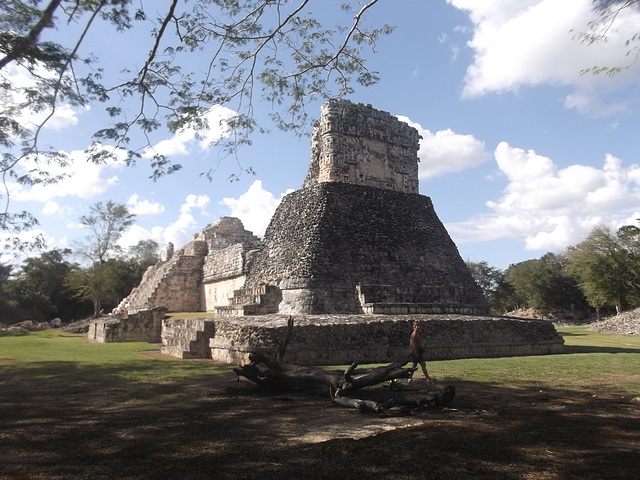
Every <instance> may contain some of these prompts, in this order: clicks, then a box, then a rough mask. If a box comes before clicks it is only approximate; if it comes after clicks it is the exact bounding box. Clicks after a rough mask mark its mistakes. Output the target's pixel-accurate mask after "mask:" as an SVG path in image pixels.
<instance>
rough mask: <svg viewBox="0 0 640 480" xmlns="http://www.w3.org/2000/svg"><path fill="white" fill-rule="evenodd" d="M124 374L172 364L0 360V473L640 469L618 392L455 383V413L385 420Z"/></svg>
mask: <svg viewBox="0 0 640 480" xmlns="http://www.w3.org/2000/svg"><path fill="white" fill-rule="evenodd" d="M132 368H133V369H137V372H136V373H139V374H140V373H145V374H148V376H149V378H153V377H154V375H156V374H158V375H159V374H160V373H161V372H160V370H161V369H163V368H166V366H165V365H157V366H156V365H150V364H145V365H140V366H133V367H129V366H123V367H114V366H78V365H76V364H73V363H69V362H65V363H50V362H46V363H38V364H32V365H30V368H29V369H12V368H10V367H7V366H3V367H2V368H0V373H1V377H0V478H41V479H53V478H65V479H71V480H73V479H84V478H92V479H109V480H112V479H114V478H127V479H147V478H154V479H175V478H183V479H192V480H199V479H207V480H208V479H211V478H216V479H220V480H225V479H251V478H253V479H258V478H274V479H275V478H307V479H325V478H327V479H328V478H331V479H335V478H368V479H385V480H389V479H392V480H393V479H400V478H402V479H408V478H439V479H454V478H455V479H460V478H476V479H477V478H480V479H484V478H486V479H489V478H491V479H494V478H503V479H520V478H532V479H537V478H587V479H588V478H594V479H595V478H605V477H606V478H619V479H625V478H629V479H630V478H637V471H638V470H639V469H640V456H638V455H637V451H638V449H639V448H640V419H639V417H640V411H639V410H640V405H638V404H637V403H634V402H632V401H630V400H629V399H625V398H622V396H621V395H620V394H618V393H616V392H611V395H609V396H607V397H599V396H594V395H593V394H592V392H590V391H589V390H588V389H584V390H583V389H581V388H578V387H571V388H553V389H550V388H542V387H540V386H539V385H531V384H523V385H521V386H517V387H514V388H505V387H502V386H496V385H491V384H480V383H474V382H464V381H458V380H451V383H452V384H454V385H456V389H457V391H458V396H457V397H456V399H455V400H454V402H453V403H452V404H451V405H450V408H449V409H446V410H434V411H427V412H426V413H424V414H420V415H419V416H412V417H407V418H379V417H378V416H376V415H374V414H359V413H357V412H355V411H352V410H347V409H341V408H337V407H333V406H331V403H330V401H329V399H328V398H327V397H326V396H325V397H319V396H313V395H305V394H297V393H290V392H289V393H281V394H276V395H273V394H267V393H266V392H263V391H261V390H258V389H257V388H256V387H254V386H253V385H252V384H249V383H247V382H236V381H235V378H234V376H233V375H224V376H209V377H204V376H201V377H195V378H188V379H182V380H178V381H164V382H163V381H155V382H149V383H141V382H139V381H132V380H127V378H126V374H127V373H130V372H131V369H132ZM445 384H448V383H447V382H446V381H445V382H442V383H441V386H445ZM406 425H409V426H406ZM391 427H396V428H394V429H392V430H388V431H383V430H385V429H388V428H391ZM397 427H404V428H397ZM363 432H364V434H363ZM349 436H353V437H360V439H353V438H346V437H349Z"/></svg>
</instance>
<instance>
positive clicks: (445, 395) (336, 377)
mask: <svg viewBox="0 0 640 480" xmlns="http://www.w3.org/2000/svg"><path fill="white" fill-rule="evenodd" d="M292 330H293V317H289V321H288V322H287V332H286V335H285V337H284V338H283V340H282V341H281V342H280V344H279V347H278V352H277V355H276V361H273V360H270V359H269V358H267V357H265V356H264V355H262V354H251V355H249V361H250V363H249V364H247V365H244V366H242V367H238V368H234V372H235V373H236V375H238V377H241V376H242V377H245V378H247V379H249V380H251V381H252V382H254V383H255V384H257V385H259V386H261V387H265V388H273V389H276V390H277V391H282V390H315V391H320V392H326V391H327V390H328V391H329V392H330V396H331V401H332V402H333V403H334V404H336V405H339V406H343V407H350V408H355V409H357V410H359V411H361V412H365V411H373V412H376V413H378V414H381V415H383V414H385V415H406V414H409V413H411V412H412V411H414V410H415V409H417V408H424V407H431V406H440V405H445V404H447V403H449V402H451V401H452V400H453V398H454V397H455V387H453V386H448V387H446V388H444V389H443V390H442V391H434V390H433V389H430V390H425V389H422V388H420V387H419V386H417V385H415V384H411V386H408V385H397V384H396V383H395V381H396V380H398V379H401V378H410V377H411V374H412V373H413V372H414V371H415V370H416V369H415V368H413V367H412V368H403V367H404V365H406V364H407V363H408V361H409V359H408V358H407V359H405V360H404V361H396V362H393V363H390V364H389V365H386V366H382V367H374V368H367V369H362V368H361V369H358V364H357V363H353V364H351V365H350V366H349V368H347V369H346V370H345V371H344V372H342V371H339V370H330V369H326V368H320V367H306V366H301V365H292V364H287V363H282V358H283V357H284V354H285V351H286V348H287V345H288V344H289V341H290V339H291V335H292ZM385 382H391V383H390V384H388V386H385V387H384V388H380V385H381V384H383V383H385ZM374 386H378V388H367V387H374ZM392 387H393V388H392ZM356 396H357V397H358V398H355V397H356Z"/></svg>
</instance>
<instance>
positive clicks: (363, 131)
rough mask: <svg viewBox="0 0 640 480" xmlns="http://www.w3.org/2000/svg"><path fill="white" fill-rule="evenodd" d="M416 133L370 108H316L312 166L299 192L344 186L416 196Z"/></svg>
mask: <svg viewBox="0 0 640 480" xmlns="http://www.w3.org/2000/svg"><path fill="white" fill-rule="evenodd" d="M419 143H420V135H419V134H418V131H417V130H416V129H415V128H412V127H410V126H409V125H407V124H406V123H405V122H401V121H400V120H398V119H397V118H396V117H394V116H393V115H391V114H389V113H387V112H383V111H380V110H376V109H374V108H373V107H372V106H371V105H366V106H365V105H361V104H354V103H351V102H349V101H347V100H330V101H328V102H327V103H325V104H324V105H322V107H321V116H320V120H319V121H318V122H316V124H315V125H314V128H313V132H312V140H311V164H310V166H309V173H308V174H307V178H306V180H305V181H304V184H303V185H302V188H303V189H304V188H305V187H309V186H311V185H313V184H315V183H322V182H344V183H352V184H356V185H367V186H371V187H379V188H388V189H391V190H398V191H401V192H407V193H418V149H419V148H420V145H419Z"/></svg>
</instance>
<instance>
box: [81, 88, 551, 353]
mask: <svg viewBox="0 0 640 480" xmlns="http://www.w3.org/2000/svg"><path fill="white" fill-rule="evenodd" d="M419 140H420V137H419V134H418V131H417V130H416V129H414V128H412V127H410V126H409V125H407V124H406V123H404V122H401V121H400V120H398V119H397V118H396V117H394V116H392V115H390V114H389V113H386V112H382V111H379V110H376V109H374V108H372V107H371V106H369V105H362V104H354V103H351V102H349V101H346V100H331V101H329V102H327V103H325V104H324V105H323V106H322V109H321V116H320V119H319V120H318V122H317V123H316V125H315V126H314V129H313V132H312V142H311V162H310V166H309V171H308V173H307V176H306V178H305V180H304V182H303V184H302V187H301V188H300V189H299V190H297V191H295V192H293V193H291V194H289V195H287V196H285V197H284V199H283V200H282V202H281V204H280V205H279V207H278V208H277V210H276V212H275V214H274V216H273V218H272V219H271V222H270V224H269V226H268V228H267V230H266V233H265V236H264V239H263V240H260V239H258V238H257V237H255V236H254V235H253V234H252V233H251V232H248V231H246V230H245V229H244V227H243V225H242V223H241V222H240V220H238V219H235V218H230V217H224V218H221V219H220V220H218V221H217V222H214V223H212V224H211V225H208V226H207V227H205V228H204V229H203V230H202V231H201V232H199V233H198V234H196V235H194V237H193V238H192V240H191V241H190V242H189V243H188V244H187V245H185V246H184V247H183V248H182V249H180V250H178V251H177V252H173V249H172V246H171V247H170V248H169V249H167V250H166V252H165V253H164V254H163V259H162V260H161V261H160V262H159V263H158V264H157V265H155V266H153V267H150V268H149V270H148V271H147V272H146V273H145V276H144V278H143V280H142V282H141V284H140V285H139V286H138V287H137V288H136V289H134V290H133V291H132V292H131V294H130V295H129V296H128V297H127V298H126V299H124V300H123V301H122V303H121V304H120V306H119V307H118V309H117V313H119V314H120V316H122V315H132V314H136V312H141V311H148V310H149V309H152V308H154V307H155V308H158V307H162V308H163V309H166V310H168V311H169V312H179V311H202V312H212V314H213V315H211V314H210V315H203V317H202V318H201V319H196V320H193V321H181V322H173V321H164V322H163V324H162V328H161V330H162V339H163V343H165V347H164V351H165V352H167V353H170V354H172V355H175V356H182V357H187V356H205V357H206V356H211V357H213V358H214V359H218V360H222V361H230V362H237V361H241V360H242V359H243V358H246V356H247V355H248V353H250V352H251V351H256V350H259V351H261V352H266V351H268V352H274V351H275V347H274V345H276V344H277V342H278V338H279V335H280V334H281V333H282V328H283V326H286V318H287V316H289V315H292V316H295V317H296V319H297V320H296V321H297V322H298V323H297V325H298V328H297V330H296V332H298V333H297V335H301V336H299V337H298V341H299V343H298V346H297V347H296V346H295V345H296V340H295V338H296V337H295V335H294V340H293V341H292V345H291V347H290V351H291V355H292V356H293V357H294V358H295V359H297V360H298V361H300V362H307V363H316V364H318V363H331V362H345V361H348V359H349V356H350V355H351V356H353V355H356V354H358V352H359V354H360V355H364V356H365V357H366V359H367V360H368V361H372V362H373V361H386V360H387V359H388V358H394V355H398V352H400V351H403V349H405V348H406V345H405V344H406V340H407V338H408V334H409V333H410V332H411V323H412V322H413V321H414V320H415V321H429V328H431V330H432V331H431V332H430V336H431V337H432V338H434V339H436V338H439V339H441V340H440V343H441V344H440V345H438V346H437V348H436V346H435V345H434V346H432V347H431V353H432V357H434V358H460V357H464V356H499V355H525V354H540V353H553V352H557V351H558V348H561V345H562V341H561V339H559V337H558V335H557V334H556V332H555V330H554V329H553V326H552V325H550V324H548V325H547V326H545V325H537V326H536V327H535V328H534V329H533V330H536V331H537V332H538V333H537V334H536V335H533V336H532V335H531V332H532V331H533V330H532V329H531V325H533V323H532V324H529V326H527V325H526V324H525V323H523V322H519V321H518V322H517V321H515V320H513V319H512V320H506V319H502V322H501V323H500V322H497V321H493V320H490V319H488V318H487V317H486V315H487V314H488V313H489V309H488V306H487V303H486V300H485V298H484V297H483V294H482V291H481V289H480V287H479V286H478V285H477V284H476V282H475V281H474V280H473V278H472V277H471V275H470V273H469V271H468V269H467V267H466V265H465V263H464V261H463V260H462V258H461V257H460V254H459V253H458V250H457V248H456V246H455V244H454V243H453V241H452V240H451V238H450V237H449V235H448V233H447V231H446V229H445V228H444V226H443V224H442V222H441V221H440V220H439V219H438V216H437V214H436V212H435V210H434V207H433V204H432V202H431V200H430V199H429V197H427V196H424V195H421V194H420V193H419V192H418V161H419V159H418V149H419ZM470 316H475V320H477V321H470V319H471V317H470ZM482 316H484V317H483V318H480V317H482ZM154 318H155V317H154ZM480 320H482V321H480ZM283 322H284V323H283ZM156 323H157V321H156ZM549 327H550V329H549ZM122 328H123V327H122V325H121V324H118V326H116V324H115V323H114V322H112V326H111V327H109V328H107V327H106V326H104V327H100V328H98V327H96V328H95V329H94V330H93V331H94V337H95V339H100V338H106V337H108V336H109V335H111V336H112V337H113V338H117V337H118V335H121V336H122V335H124V334H123V333H115V332H116V331H120V330H122ZM118 329H120V330H118ZM153 329H154V330H153V331H154V332H155V331H156V329H157V325H155V326H154V327H153ZM451 329H454V330H455V329H458V331H457V334H456V335H455V336H453V337H452V336H450V335H449V333H448V332H450V331H451ZM109 332H111V333H109ZM304 332H306V333H304ZM336 332H341V333H340V334H339V335H337V336H336ZM498 332H501V333H498ZM540 332H543V333H540ZM498 336H501V337H502V339H501V340H500V341H497V340H496V339H497V338H498ZM534 337H535V338H537V340H535V338H534ZM310 338H315V340H317V342H316V341H315V340H314V341H313V342H315V343H313V342H312V343H309V342H310V340H309V339H310ZM339 338H341V339H342V340H339ZM362 338H367V339H368V340H367V341H365V342H359V343H358V341H357V342H356V343H357V345H356V344H354V345H351V344H349V345H347V344H343V343H344V342H345V341H347V343H348V342H349V340H345V339H352V341H356V340H354V339H362ZM492 338H493V340H491V339H492ZM258 339H260V340H258ZM327 339H333V340H331V341H328V340H327ZM496 341H497V343H495V342H496ZM318 342H319V343H318ZM443 342H444V343H443ZM452 342H453V343H452ZM461 342H462V343H461ZM492 342H493V343H495V345H493V346H492ZM178 344H179V345H180V347H179V348H178V347H177V345H178ZM316 344H317V345H316ZM313 345H315V347H314V346H313ZM174 346H175V348H174ZM316 347H317V348H316ZM187 350H188V351H189V352H190V353H189V352H187ZM320 350H322V352H320ZM185 352H187V353H185ZM234 352H235V353H234ZM296 352H297V353H296ZM327 352H329V353H327ZM365 352H368V353H365ZM296 355H297V357H296ZM319 355H320V356H319ZM396 358H397V357H396Z"/></svg>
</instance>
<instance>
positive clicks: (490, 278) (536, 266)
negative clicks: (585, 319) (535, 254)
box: [467, 225, 640, 318]
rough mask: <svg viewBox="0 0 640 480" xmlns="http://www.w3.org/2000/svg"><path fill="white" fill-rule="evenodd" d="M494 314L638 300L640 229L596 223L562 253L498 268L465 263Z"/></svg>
mask: <svg viewBox="0 0 640 480" xmlns="http://www.w3.org/2000/svg"><path fill="white" fill-rule="evenodd" d="M467 266H468V267H469V270H470V272H471V275H472V276H473V278H474V279H475V280H476V282H477V283H478V285H480V287H481V288H482V291H483V292H484V294H485V297H486V298H487V301H488V302H489V305H490V307H491V311H492V312H493V313H495V314H500V315H501V314H505V313H507V312H510V311H513V310H517V309H519V308H533V309H535V310H536V312H538V313H539V314H541V315H543V316H544V315H548V314H549V313H551V312H552V311H558V310H562V311H573V312H575V313H578V314H580V313H582V314H583V315H587V314H589V313H590V312H595V313H596V315H597V316H598V318H599V317H600V315H601V314H602V313H604V312H609V311H611V312H614V311H615V312H616V313H620V312H622V311H623V310H625V309H628V308H630V307H633V306H636V305H638V304H639V303H640V228H638V227H636V226H634V225H625V226H623V227H621V228H619V229H617V230H616V231H612V230H611V229H609V228H607V227H603V226H598V227H595V228H594V229H593V230H592V231H591V233H590V234H589V236H588V237H587V238H586V239H585V240H584V241H583V242H581V243H579V244H577V245H575V246H571V247H569V248H568V249H566V250H565V251H564V252H562V253H558V254H554V253H546V254H545V255H543V256H542V257H540V258H539V259H533V260H527V261H524V262H520V263H516V264H512V265H510V266H509V267H508V268H507V269H506V270H504V271H502V270H499V269H497V268H494V267H492V266H490V265H489V264H488V263H487V262H485V261H480V262H467Z"/></svg>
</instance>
